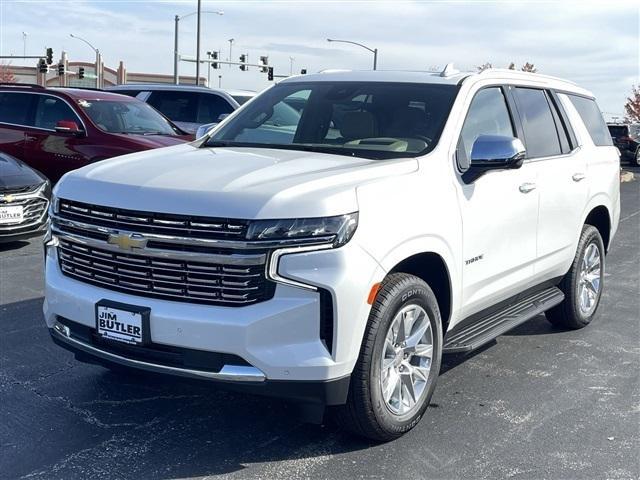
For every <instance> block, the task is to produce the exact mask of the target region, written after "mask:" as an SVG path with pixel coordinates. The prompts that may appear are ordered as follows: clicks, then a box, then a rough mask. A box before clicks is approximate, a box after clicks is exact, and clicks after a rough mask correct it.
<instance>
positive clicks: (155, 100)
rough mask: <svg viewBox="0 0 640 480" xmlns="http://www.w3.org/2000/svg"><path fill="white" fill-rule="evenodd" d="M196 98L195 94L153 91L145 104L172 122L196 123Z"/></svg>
mask: <svg viewBox="0 0 640 480" xmlns="http://www.w3.org/2000/svg"><path fill="white" fill-rule="evenodd" d="M198 98H199V94H198V93H197V92H170V91H168V92H163V91H155V92H153V93H151V96H150V97H149V100H148V101H147V103H149V105H151V106H152V107H154V108H155V109H156V110H159V111H160V112H162V113H163V114H164V115H165V116H166V117H167V118H169V120H172V121H174V122H190V123H198Z"/></svg>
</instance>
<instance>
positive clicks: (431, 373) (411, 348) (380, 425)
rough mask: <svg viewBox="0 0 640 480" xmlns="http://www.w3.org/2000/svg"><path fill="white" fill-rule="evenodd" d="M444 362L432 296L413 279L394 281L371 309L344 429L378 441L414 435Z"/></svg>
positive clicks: (343, 410) (399, 276) (342, 415)
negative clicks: (409, 432)
mask: <svg viewBox="0 0 640 480" xmlns="http://www.w3.org/2000/svg"><path fill="white" fill-rule="evenodd" d="M441 356H442V327H441V319H440V311H439V309H438V303H437V301H436V298H435V295H434V294H433V291H432V290H431V288H429V286H428V285H427V284H426V283H425V282H424V281H422V280H421V279H419V278H417V277H415V276H413V275H408V274H405V273H396V274H391V275H389V276H388V277H387V279H386V280H385V281H384V282H383V284H382V287H381V288H380V291H379V292H378V295H377V297H376V300H375V302H374V304H373V306H372V308H371V313H370V315H369V322H368V324H367V329H366V331H365V335H364V339H363V342H362V347H361V350H360V357H359V359H358V363H357V364H356V367H355V369H354V371H353V374H352V377H351V385H350V389H349V396H348V399H347V404H346V405H344V406H342V407H340V408H339V411H338V415H339V420H340V421H341V424H342V425H343V426H344V427H345V428H347V429H349V430H351V431H352V432H354V433H356V434H358V435H361V436H364V437H368V438H371V439H373V440H377V441H388V440H393V439H394V438H398V437H400V436H401V435H403V434H404V433H406V432H408V431H409V430H411V429H412V428H413V427H414V426H415V425H416V424H417V423H418V421H419V420H420V418H422V415H423V414H424V411H425V410H426V408H427V406H428V405H429V400H430V399H431V395H432V394H433V390H434V388H435V383H436V379H437V377H438V373H439V371H440V359H441Z"/></svg>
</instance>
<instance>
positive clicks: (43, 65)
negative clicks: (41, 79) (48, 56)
mask: <svg viewBox="0 0 640 480" xmlns="http://www.w3.org/2000/svg"><path fill="white" fill-rule="evenodd" d="M48 71H49V67H48V66H47V62H46V61H45V59H44V58H41V59H40V61H39V62H38V72H40V73H47V72H48Z"/></svg>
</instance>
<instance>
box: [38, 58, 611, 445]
mask: <svg viewBox="0 0 640 480" xmlns="http://www.w3.org/2000/svg"><path fill="white" fill-rule="evenodd" d="M293 97H295V98H305V99H307V102H306V105H305V106H304V108H303V109H302V111H303V115H298V116H297V117H296V118H297V124H296V125H289V124H287V125H282V124H281V123H280V122H279V121H273V120H272V118H273V116H274V115H276V114H277V112H278V111H279V108H278V105H280V104H283V103H284V104H287V105H290V103H291V102H290V101H289V100H290V99H291V98H293ZM296 111H297V110H296ZM619 188H620V185H619V157H618V152H617V149H616V148H615V147H614V146H613V143H612V141H611V136H610V135H609V132H608V131H607V127H606V124H605V122H604V120H603V118H602V115H601V114H600V110H599V109H598V106H597V104H596V102H595V100H594V98H593V95H592V94H591V93H590V92H588V91H587V90H584V89H582V88H580V87H578V86H576V85H574V84H573V83H571V82H567V81H563V80H560V79H557V78H553V77H548V76H544V75H538V74H531V73H525V72H516V71H512V70H486V71H484V72H481V73H456V72H455V71H452V70H451V69H450V68H447V69H445V71H444V72H442V73H441V74H431V73H421V72H389V71H368V72H332V73H323V74H314V75H306V76H304V77H303V78H296V77H292V78H289V79H287V80H284V81H282V82H280V83H278V84H277V85H275V86H273V87H272V88H270V89H269V90H267V91H265V92H264V93H262V94H260V95H259V96H258V97H257V98H255V99H254V100H252V101H251V102H250V103H249V104H247V105H246V106H245V107H243V108H242V109H241V110H239V111H238V112H237V113H235V114H234V115H232V116H231V117H229V118H228V119H227V120H225V122H223V124H221V125H220V126H219V127H218V128H216V129H215V130H214V131H213V132H212V133H211V134H209V135H208V136H207V137H205V138H203V139H202V140H201V141H196V142H193V143H191V144H186V145H178V146H175V147H171V148H167V149H164V150H160V151H152V152H143V153H139V154H134V155H131V156H129V157H127V158H126V159H123V160H122V161H121V162H117V163H102V164H97V165H92V166H88V167H85V168H83V169H80V170H77V171H75V172H73V173H71V174H70V175H68V176H66V177H65V178H64V179H63V180H62V181H61V182H60V183H59V184H58V185H57V187H56V190H55V192H54V193H55V198H54V207H53V212H54V214H53V219H52V228H51V232H50V235H49V236H48V238H47V241H46V301H45V303H44V315H45V319H46V324H47V326H48V327H49V329H50V333H51V335H52V338H53V340H54V341H55V342H56V343H58V344H59V345H60V346H62V347H64V348H67V349H69V350H71V351H72V352H75V354H76V357H77V358H78V359H79V360H82V361H90V362H96V363H102V364H105V365H117V366H126V367H131V368H134V369H142V370H149V371H153V372H161V373H165V374H170V375H177V376H182V377H191V378H198V379H204V380H209V381H219V382H221V383H222V384H224V385H227V386H228V387H230V388H237V389H241V390H243V391H253V392H255V393H260V394H268V395H276V396H280V397H286V398H289V399H292V400H295V401H297V402H301V403H303V404H304V405H305V408H304V409H302V410H303V411H304V412H306V414H307V415H308V416H307V418H308V419H313V420H315V421H318V420H320V419H321V417H322V414H323V412H324V408H325V407H326V406H336V407H337V414H338V415H339V417H340V423H341V424H342V425H344V426H345V427H346V428H348V429H350V430H352V431H353V432H356V433H357V434H360V435H363V436H366V437H370V438H372V439H375V440H390V439H393V438H397V437H398V436H400V435H402V434H403V433H405V432H407V431H408V430H410V429H411V428H413V427H414V426H415V425H416V424H417V423H418V421H419V420H420V418H421V417H422V416H423V415H424V414H425V411H426V409H427V406H428V405H429V399H430V398H431V395H432V393H433V390H434V388H435V384H436V380H437V378H438V373H439V370H440V365H441V358H442V355H443V354H454V353H464V352H470V351H472V350H474V349H477V348H479V347H481V346H482V345H485V344H487V342H490V341H492V340H493V339H495V338H496V337H498V336H499V335H501V334H502V333H504V332H506V331H507V330H509V329H511V328H514V327H516V326H517V325H520V324H521V323H523V322H525V321H527V320H529V319H531V318H533V317H535V316H537V315H539V314H541V313H542V312H546V317H547V319H548V320H549V321H550V322H551V323H552V324H554V325H557V326H559V327H562V328H568V329H578V328H582V327H585V326H586V325H588V324H589V323H590V322H591V321H592V320H593V319H594V318H595V316H596V312H597V309H598V305H599V303H600V298H601V295H602V292H603V288H604V281H605V277H604V271H605V254H606V253H607V250H608V249H609V247H610V245H611V241H612V238H613V237H614V234H615V233H616V229H617V226H618V222H619V217H620V192H619ZM540 361H541V362H543V361H544V359H543V358H541V359H540ZM486 381H487V382H490V381H491V379H487V380H486Z"/></svg>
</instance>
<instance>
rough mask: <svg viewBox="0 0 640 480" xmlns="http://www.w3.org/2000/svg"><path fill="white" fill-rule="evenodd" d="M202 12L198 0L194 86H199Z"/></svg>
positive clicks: (200, 3) (200, 2) (200, 1)
mask: <svg viewBox="0 0 640 480" xmlns="http://www.w3.org/2000/svg"><path fill="white" fill-rule="evenodd" d="M201 12H202V0H198V28H197V34H196V35H197V37H198V38H197V39H196V85H199V84H200V17H201Z"/></svg>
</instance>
